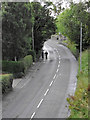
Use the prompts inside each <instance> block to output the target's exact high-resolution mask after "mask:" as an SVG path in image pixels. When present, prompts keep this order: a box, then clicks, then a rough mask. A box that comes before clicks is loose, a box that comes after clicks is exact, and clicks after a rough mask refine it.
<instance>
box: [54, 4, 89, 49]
mask: <svg viewBox="0 0 90 120" xmlns="http://www.w3.org/2000/svg"><path fill="white" fill-rule="evenodd" d="M87 3H88V2H87ZM87 3H82V2H80V3H72V4H71V6H70V8H68V9H66V10H65V11H64V12H62V13H61V14H60V15H59V16H58V17H57V21H56V25H57V28H58V32H61V33H62V34H63V35H64V36H66V37H68V38H69V39H70V40H71V41H74V42H75V43H76V44H77V48H78V49H79V41H80V24H81V22H82V24H83V26H82V27H83V49H84V48H87V47H88V46H89V45H90V33H89V32H90V30H89V26H90V13H88V12H87V8H88V7H89V6H88V4H87Z"/></svg>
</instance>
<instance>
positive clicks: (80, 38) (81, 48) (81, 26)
mask: <svg viewBox="0 0 90 120" xmlns="http://www.w3.org/2000/svg"><path fill="white" fill-rule="evenodd" d="M80 71H82V22H81V25H80Z"/></svg>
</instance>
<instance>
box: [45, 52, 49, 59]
mask: <svg viewBox="0 0 90 120" xmlns="http://www.w3.org/2000/svg"><path fill="white" fill-rule="evenodd" d="M47 55H48V52H47V51H46V52H45V56H46V59H47Z"/></svg>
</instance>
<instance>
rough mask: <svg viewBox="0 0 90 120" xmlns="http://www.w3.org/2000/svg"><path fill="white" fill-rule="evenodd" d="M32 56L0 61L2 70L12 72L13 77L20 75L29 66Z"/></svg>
mask: <svg viewBox="0 0 90 120" xmlns="http://www.w3.org/2000/svg"><path fill="white" fill-rule="evenodd" d="M32 62H33V60H32V56H31V55H28V56H25V57H24V58H23V59H22V60H21V61H2V71H3V72H7V73H13V74H14V76H15V77H22V75H24V74H25V73H26V71H27V69H28V68H29V67H30V66H31V64H32Z"/></svg>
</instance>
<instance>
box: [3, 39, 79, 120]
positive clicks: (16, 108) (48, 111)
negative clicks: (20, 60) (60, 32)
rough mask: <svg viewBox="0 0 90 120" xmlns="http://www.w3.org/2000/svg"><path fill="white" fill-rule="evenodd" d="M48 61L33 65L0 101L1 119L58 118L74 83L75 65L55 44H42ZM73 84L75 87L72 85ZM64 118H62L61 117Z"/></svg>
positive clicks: (68, 55) (58, 45)
mask: <svg viewBox="0 0 90 120" xmlns="http://www.w3.org/2000/svg"><path fill="white" fill-rule="evenodd" d="M44 50H45V51H48V53H49V54H48V59H47V60H46V59H45V58H44V60H42V61H41V62H39V63H36V64H35V65H34V66H33V67H32V68H30V70H29V72H28V74H27V76H26V77H25V78H23V79H22V81H20V83H19V84H18V85H16V86H15V87H14V88H13V91H12V92H10V93H9V94H8V95H6V96H4V97H3V102H2V117H3V118H61V117H62V112H63V111H64V107H63V106H65V103H64V101H65V96H66V94H69V93H68V92H69V91H72V90H71V89H72V88H74V87H72V88H71V89H70V88H69V91H68V87H69V85H70V80H71V79H72V80H73V79H75V77H76V73H77V61H76V59H75V58H74V56H73V55H72V54H71V52H70V51H69V50H68V49H67V48H66V47H65V46H63V45H60V44H58V43H57V41H53V40H48V41H47V42H45V45H44ZM75 84H76V83H75ZM63 117H66V116H63Z"/></svg>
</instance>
